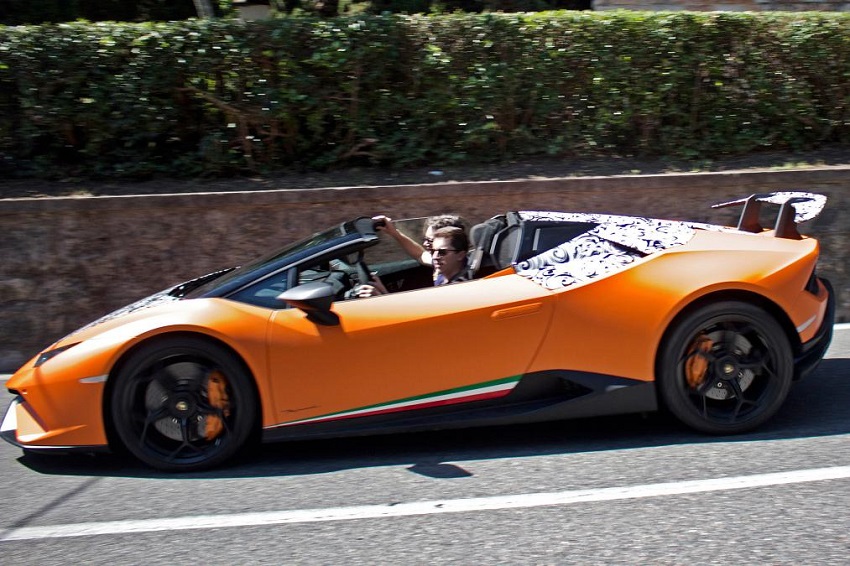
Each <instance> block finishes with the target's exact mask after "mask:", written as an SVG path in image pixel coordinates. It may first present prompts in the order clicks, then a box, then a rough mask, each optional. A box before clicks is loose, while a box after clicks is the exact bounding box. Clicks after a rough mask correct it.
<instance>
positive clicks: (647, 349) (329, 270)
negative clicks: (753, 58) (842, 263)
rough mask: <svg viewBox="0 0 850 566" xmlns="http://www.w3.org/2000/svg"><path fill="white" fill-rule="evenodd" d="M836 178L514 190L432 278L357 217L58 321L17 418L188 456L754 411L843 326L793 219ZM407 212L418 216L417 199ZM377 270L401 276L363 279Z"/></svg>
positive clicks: (737, 424)
mask: <svg viewBox="0 0 850 566" xmlns="http://www.w3.org/2000/svg"><path fill="white" fill-rule="evenodd" d="M825 202H826V198H825V197H823V196H821V195H816V194H811V193H804V192H782V193H767V194H756V195H752V196H750V197H748V198H745V199H742V200H739V201H735V202H731V203H724V204H721V205H716V206H740V207H742V213H741V216H740V221H739V223H738V226H737V227H734V228H732V227H721V226H714V225H707V224H698V223H692V222H678V221H675V222H674V221H667V220H653V219H648V218H635V217H625V216H613V215H604V214H579V213H563V212H532V211H526V212H508V213H506V214H502V215H499V216H496V217H494V218H492V219H490V220H487V221H486V222H482V223H481V224H478V225H476V226H474V227H472V229H471V230H470V235H471V237H472V241H473V249H472V250H470V252H469V262H468V267H469V276H470V279H471V280H469V281H466V282H462V283H456V284H452V285H443V286H438V287H435V286H433V284H432V271H431V268H430V266H425V265H421V264H420V263H419V262H418V261H417V260H416V259H412V258H410V257H409V256H407V255H406V254H405V253H404V252H403V251H402V250H401V248H400V247H399V246H398V245H397V243H396V242H395V241H394V240H393V239H392V238H390V237H388V236H386V235H385V234H383V233H382V230H381V228H380V226H376V225H375V223H374V222H373V221H372V219H370V218H365V217H364V218H358V219H355V220H352V221H349V222H344V223H342V224H339V225H338V226H334V227H332V228H330V229H328V230H325V231H323V232H319V233H316V234H314V235H313V236H311V237H309V238H307V239H305V240H303V241H301V242H298V243H295V244H293V245H291V246H288V247H286V248H283V249H281V250H279V251H276V252H275V253H273V254H271V255H269V256H267V257H264V258H261V259H259V260H257V261H255V262H253V263H250V264H247V265H244V266H241V267H238V268H233V269H228V270H223V271H219V272H216V273H211V274H209V275H206V276H203V277H200V278H198V279H195V280H192V281H188V282H186V283H182V284H180V285H177V286H176V287H173V288H171V289H168V290H165V291H163V292H161V293H158V294H156V295H153V296H152V297H149V298H147V299H144V300H142V301H140V302H138V303H135V304H132V305H130V306H128V307H125V308H123V309H121V310H119V311H117V312H115V313H112V314H111V315H108V316H106V317H104V318H102V319H100V320H98V321H96V322H93V323H92V324H90V325H88V326H86V327H84V328H82V329H80V330H77V331H76V332H74V333H72V334H71V335H69V336H67V337H65V338H63V339H61V340H59V341H58V342H56V343H55V344H53V345H52V346H50V347H49V348H47V349H46V350H44V351H43V352H41V353H40V354H38V355H37V356H36V357H34V358H33V359H32V360H31V361H29V362H28V363H27V364H25V365H24V366H23V367H22V368H21V369H20V370H19V371H18V372H17V373H16V374H15V375H14V376H13V377H12V378H10V379H9V380H8V382H7V384H6V387H7V388H8V389H9V391H10V392H11V393H12V394H13V395H15V399H14V401H13V402H12V404H11V406H10V407H9V409H8V411H7V413H6V416H5V419H4V421H3V424H2V429H0V434H2V436H3V437H4V438H5V439H6V440H8V441H10V442H12V443H13V444H15V445H18V446H20V447H22V448H23V449H24V450H32V451H36V450H44V451H51V450H52V451H68V450H83V451H96V450H106V449H109V448H110V447H111V448H113V449H115V448H121V447H123V448H125V449H126V450H128V451H129V452H130V453H132V454H133V455H135V456H136V457H137V458H138V459H140V460H142V461H143V462H145V463H147V464H149V465H150V466H153V467H156V468H160V469H164V470H173V471H188V470H197V469H201V468H207V467H210V466H214V465H217V464H220V463H222V462H224V461H225V460H227V459H229V458H231V457H232V456H233V455H234V454H236V453H237V452H238V451H239V450H240V449H241V448H242V447H243V446H246V445H247V444H249V443H250V442H251V441H252V440H259V439H262V440H264V441H273V440H285V439H304V438H318V437H329V436H343V435H363V434H374V433H388V432H393V431H413V430H423V429H437V428H449V427H467V426H481V425H497V424H499V425H501V424H507V423H518V422H532V421H545V420H553V419H563V418H575V417H586V416H591V415H604V414H614V413H626V412H643V411H652V410H655V409H658V408H662V407H663V408H666V409H667V410H669V411H670V412H671V413H672V414H673V415H675V416H676V417H678V418H679V419H680V420H681V421H683V422H684V423H685V424H687V425H689V426H690V427H693V428H694V429H696V430H698V431H702V432H706V433H715V434H734V433H741V432H744V431H748V430H751V429H753V428H754V427H756V426H758V425H760V424H762V423H763V422H764V421H766V420H767V419H768V418H770V417H771V416H772V415H773V414H774V413H776V411H777V410H778V409H779V407H780V405H781V404H782V402H783V401H784V399H785V398H786V396H787V394H788V391H789V388H790V387H791V384H792V382H793V381H795V380H798V379H800V378H801V377H803V376H805V375H806V374H808V373H810V372H811V371H812V370H813V368H814V367H815V366H816V365H817V363H818V362H819V361H820V359H821V358H822V357H823V354H824V352H825V351H826V348H827V346H828V345H829V341H830V339H831V336H832V325H833V316H834V304H835V299H834V297H833V293H832V290H831V287H830V285H829V283H828V282H827V281H826V280H824V279H821V278H819V277H818V276H817V274H816V270H815V268H816V263H817V260H818V243H817V241H815V240H814V239H812V238H808V237H805V236H802V235H801V234H800V233H799V231H798V226H797V225H798V223H800V222H803V221H806V220H809V219H811V218H814V217H815V216H817V215H818V214H819V213H820V211H821V210H822V209H823V206H824V204H825ZM766 205H774V206H771V207H768V206H766ZM768 208H770V210H768ZM762 209H765V210H762ZM777 209H778V212H777V213H776V215H775V220H771V222H768V223H767V226H763V221H762V218H761V217H762V216H769V217H770V218H773V215H772V214H771V213H772V212H773V211H775V210H777ZM396 226H398V227H399V228H400V229H401V230H402V231H406V232H407V233H408V234H410V235H411V237H413V238H418V236H419V235H420V234H421V233H422V230H423V220H422V219H418V220H412V221H401V222H398V223H397V224H396ZM373 273H377V274H378V275H379V276H380V278H381V279H382V281H383V283H384V284H385V285H386V287H387V289H388V290H389V291H390V292H389V293H388V294H384V295H379V296H376V297H371V298H364V299H348V298H347V297H350V296H352V295H353V293H352V292H351V291H352V289H355V288H356V287H357V286H358V285H359V284H361V283H363V282H366V281H369V280H370V279H371V277H372V274H373ZM434 350H439V352H440V356H439V360H440V361H439V362H438V363H432V359H433V356H431V355H430V354H431V353H432V352H433V351H434Z"/></svg>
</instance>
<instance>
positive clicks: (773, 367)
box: [658, 301, 794, 434]
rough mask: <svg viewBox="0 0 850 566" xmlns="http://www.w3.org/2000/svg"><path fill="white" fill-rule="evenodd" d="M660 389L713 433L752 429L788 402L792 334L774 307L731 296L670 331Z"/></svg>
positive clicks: (681, 415)
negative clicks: (769, 308) (767, 309)
mask: <svg viewBox="0 0 850 566" xmlns="http://www.w3.org/2000/svg"><path fill="white" fill-rule="evenodd" d="M661 355H662V357H661V360H660V364H659V370H660V371H659V376H658V380H659V383H658V386H659V393H660V395H661V398H662V400H663V401H664V403H665V404H666V406H667V408H668V409H669V410H670V412H671V413H673V415H674V416H676V417H677V418H678V419H680V420H681V421H682V422H684V423H685V424H687V425H688V426H690V427H692V428H694V429H696V430H699V431H702V432H707V433H711V434H737V433H742V432H746V431H748V430H751V429H753V428H755V427H757V426H759V425H760V424H762V423H763V422H765V421H766V420H767V419H769V418H770V417H771V416H773V415H774V414H775V413H776V411H777V410H779V407H780V406H781V405H782V403H783V401H784V400H785V397H786V396H787V395H788V390H789V388H790V386H791V380H792V377H793V369H794V368H793V358H792V355H791V346H790V344H789V342H788V338H787V336H786V335H785V333H784V332H783V330H782V328H781V327H780V325H779V323H778V322H777V321H776V320H775V319H774V318H773V317H772V316H771V315H770V314H768V313H767V312H765V311H764V310H762V309H761V308H758V307H756V306H754V305H751V304H749V303H742V302H738V301H724V302H718V303H713V304H710V305H707V306H705V307H702V308H700V309H699V310H697V311H695V312H694V313H692V314H691V315H690V316H688V317H687V318H686V319H684V320H683V321H682V322H681V323H680V324H678V325H677V326H676V327H675V329H674V330H673V331H672V332H671V334H670V335H669V337H668V339H667V341H666V343H665V344H664V346H663V349H662V353H661Z"/></svg>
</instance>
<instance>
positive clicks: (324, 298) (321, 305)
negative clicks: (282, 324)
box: [277, 281, 339, 326]
mask: <svg viewBox="0 0 850 566" xmlns="http://www.w3.org/2000/svg"><path fill="white" fill-rule="evenodd" d="M277 298H278V300H280V301H284V302H285V303H286V304H288V305H291V306H293V307H295V308H298V309H301V310H302V311H304V312H305V313H307V320H310V321H312V322H315V323H316V324H321V325H323V326H337V325H338V324H339V315H338V314H336V313H335V312H333V311H332V310H331V305H332V304H333V301H334V288H333V287H331V286H330V285H328V284H327V283H322V282H321V281H313V282H312V283H305V284H303V285H299V286H297V287H293V288H292V289H290V290H288V291H284V292H283V293H281V294H280V295H278V296H277Z"/></svg>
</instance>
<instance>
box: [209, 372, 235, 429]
mask: <svg viewBox="0 0 850 566" xmlns="http://www.w3.org/2000/svg"><path fill="white" fill-rule="evenodd" d="M207 399H209V402H210V405H211V406H213V407H215V408H216V409H220V410H221V414H223V415H224V416H225V417H229V416H230V399H229V398H228V397H227V380H226V379H225V377H224V374H223V373H221V372H220V371H218V370H216V371H213V372H212V373H210V374H209V376H207ZM205 425H206V431H205V432H204V437H205V438H206V439H207V440H212V439H213V438H215V437H217V436H218V435H219V434H221V431H222V430H224V423H223V422H222V420H221V417H219V416H218V415H207V418H206V422H205Z"/></svg>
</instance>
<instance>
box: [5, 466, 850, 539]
mask: <svg viewBox="0 0 850 566" xmlns="http://www.w3.org/2000/svg"><path fill="white" fill-rule="evenodd" d="M840 479H850V466H839V467H833V468H817V469H811V470H795V471H791V472H778V473H770V474H758V475H752V476H736V477H725V478H716V479H708V480H692V481H681V482H671V483H656V484H646V485H634V486H625V487H607V488H599V489H582V490H575V491H560V492H554V493H526V494H519V495H502V496H494V497H479V498H475V499H446V500H442V501H420V502H413V503H396V504H387V505H362V506H353V507H331V508H327V509H295V510H289V511H270V512H262V513H238V514H232V515H201V516H194V517H173V518H168V519H143V520H135V521H106V522H98V523H74V524H66V525H46V526H40V527H20V528H6V529H3V530H2V531H0V541H14V540H35V539H52V538H65V537H80V536H96V535H123V534H134V533H149V532H157V531H172V530H189V529H221V528H232V527H257V526H269V525H286V524H295V523H315V522H327V521H351V520H357V519H383V518H390V517H411V516H416V515H436V514H440V513H464V512H474V511H493V510H497V509H526V508H530V507H546V506H557V505H574V504H577V503H592V502H598V501H618V500H624V499H639V498H644V497H661V496H668V495H685V494H692V493H708V492H713V491H730V490H736V489H752V488H758V487H769V486H777V485H787V484H796V483H806V482H815V481H826V480H840Z"/></svg>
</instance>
